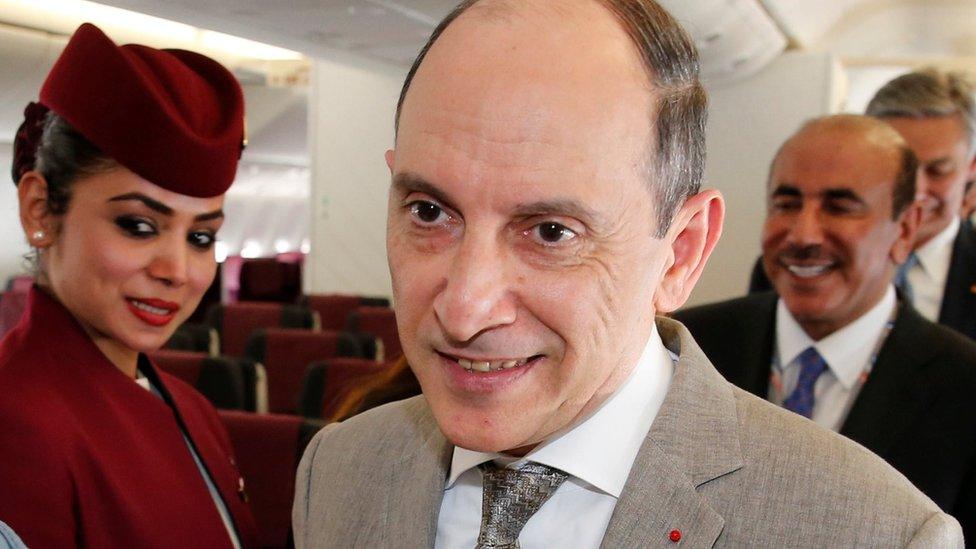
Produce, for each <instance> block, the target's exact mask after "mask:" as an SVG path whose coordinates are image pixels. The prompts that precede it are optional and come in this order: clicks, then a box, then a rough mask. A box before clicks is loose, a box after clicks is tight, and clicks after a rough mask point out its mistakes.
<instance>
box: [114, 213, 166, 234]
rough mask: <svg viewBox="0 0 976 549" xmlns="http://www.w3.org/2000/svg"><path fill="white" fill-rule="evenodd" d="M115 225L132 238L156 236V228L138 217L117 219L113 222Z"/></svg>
mask: <svg viewBox="0 0 976 549" xmlns="http://www.w3.org/2000/svg"><path fill="white" fill-rule="evenodd" d="M115 224H116V225H118V226H119V228H121V229H122V230H123V231H125V232H127V233H129V234H130V235H132V236H137V237H146V236H151V235H154V234H156V227H155V226H153V224H152V223H150V222H149V221H146V220H145V219H142V218H139V217H127V216H123V217H119V218H117V219H116V220H115Z"/></svg>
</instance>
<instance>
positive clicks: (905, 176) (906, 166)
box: [891, 145, 918, 219]
mask: <svg viewBox="0 0 976 549" xmlns="http://www.w3.org/2000/svg"><path fill="white" fill-rule="evenodd" d="M917 177H918V157H917V156H915V151H913V150H912V149H911V148H910V147H909V146H908V145H904V146H902V147H901V169H899V170H898V175H897V176H896V177H895V188H894V190H893V191H892V193H891V217H892V219H896V218H897V217H898V216H899V215H901V213H902V212H903V211H905V208H907V207H908V206H909V204H911V203H912V202H913V201H914V200H915V180H916V178H917Z"/></svg>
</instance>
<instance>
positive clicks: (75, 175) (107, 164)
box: [29, 112, 118, 215]
mask: <svg viewBox="0 0 976 549" xmlns="http://www.w3.org/2000/svg"><path fill="white" fill-rule="evenodd" d="M116 166H118V164H117V163H116V162H115V161H114V160H112V159H111V158H109V157H108V156H106V155H105V154H104V153H103V152H102V151H101V150H100V149H99V148H98V147H96V146H95V145H94V144H92V142H91V141H89V140H88V139H86V138H85V137H84V136H83V135H81V134H80V133H78V131H77V130H75V129H74V127H72V126H71V124H69V123H68V121H67V120H65V119H64V118H62V117H61V116H59V115H57V114H56V113H54V112H48V113H47V115H45V118H44V133H43V134H42V136H41V139H40V143H39V144H38V146H37V151H36V153H35V155H34V162H33V166H32V168H33V169H35V170H37V171H39V172H40V173H41V175H43V176H44V179H45V180H46V181H47V206H48V210H49V211H50V212H51V213H53V214H56V215H63V214H64V213H65V212H67V211H68V203H69V202H70V200H71V184H72V183H74V182H75V181H76V180H78V179H81V178H83V177H88V176H91V175H95V174H99V173H103V172H106V171H108V170H111V169H113V168H115V167H116ZM29 169H30V168H29Z"/></svg>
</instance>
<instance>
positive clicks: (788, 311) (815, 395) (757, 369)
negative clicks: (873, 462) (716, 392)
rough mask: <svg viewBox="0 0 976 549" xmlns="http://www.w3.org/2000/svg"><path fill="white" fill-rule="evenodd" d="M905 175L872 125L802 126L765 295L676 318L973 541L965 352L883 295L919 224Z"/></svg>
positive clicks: (772, 182)
mask: <svg viewBox="0 0 976 549" xmlns="http://www.w3.org/2000/svg"><path fill="white" fill-rule="evenodd" d="M916 167H917V161H916V159H915V156H914V154H913V153H912V151H911V150H910V149H909V148H908V145H907V143H906V142H905V140H904V139H903V138H902V137H901V136H900V135H899V134H898V132H896V131H895V130H894V129H892V128H891V127H890V126H888V125H887V124H885V123H883V122H881V121H879V120H877V119H873V118H868V117H863V116H854V115H839V116H832V117H827V118H821V119H816V120H813V121H811V122H808V123H807V124H806V125H805V126H803V128H802V129H801V130H800V131H799V132H797V133H796V134H795V135H793V136H792V137H790V138H789V139H788V140H787V141H786V143H785V144H784V145H783V146H782V147H781V149H780V150H779V152H778V153H777V155H776V157H775V159H774V160H773V163H772V166H771V169H770V173H769V181H768V184H767V218H766V222H765V225H764V227H763V236H762V247H763V256H762V259H763V264H764V267H765V269H766V272H768V273H769V274H770V278H771V280H772V283H773V285H774V287H775V290H776V291H775V293H774V292H765V293H759V294H753V295H750V296H748V297H745V298H740V299H734V300H731V301H726V302H722V303H716V304H712V305H705V306H702V307H697V308H693V309H689V310H686V311H681V312H679V313H677V314H676V315H675V318H677V319H678V320H680V321H681V322H683V323H684V324H685V325H686V326H687V327H688V329H689V330H691V333H692V334H693V335H694V336H695V339H696V341H698V343H699V344H700V345H701V346H702V349H703V350H704V351H705V354H706V355H707V356H708V357H709V359H711V360H712V362H713V364H715V367H716V368H717V369H718V370H719V371H720V372H721V373H722V374H723V375H724V376H725V377H726V378H727V379H728V380H729V381H731V382H732V383H735V384H736V385H738V386H739V387H741V388H743V389H746V390H748V391H750V392H752V393H753V394H755V395H757V396H760V397H763V398H767V399H768V400H770V401H771V402H773V403H775V404H778V405H781V406H783V407H785V408H787V409H790V410H793V411H795V412H797V413H798V414H800V415H803V416H806V417H808V418H811V419H812V420H813V421H815V422H816V423H818V424H820V425H821V426H823V427H826V428H828V429H832V430H834V431H839V432H840V433H841V434H843V435H846V436H848V437H850V438H852V439H853V440H855V441H857V442H860V443H861V444H863V445H865V446H866V447H867V448H868V449H870V450H872V451H874V452H876V453H877V454H878V455H880V456H881V457H883V458H885V459H886V460H887V461H888V462H889V463H891V464H892V465H894V466H895V468H897V469H898V470H899V471H901V472H902V473H903V474H905V476H907V477H908V478H909V480H911V481H912V482H914V483H915V485H916V486H918V487H919V488H920V489H921V490H922V491H923V492H925V493H926V494H927V495H928V496H929V497H931V498H932V499H933V500H934V501H935V502H936V503H938V504H939V505H940V506H941V507H942V508H943V509H944V510H945V511H946V512H950V513H952V514H953V515H954V516H955V517H956V518H957V519H958V520H959V521H960V522H961V523H962V525H963V529H964V531H965V533H966V534H967V537H969V536H970V535H972V536H976V531H974V530H973V528H974V527H976V507H974V504H976V500H974V496H976V488H974V486H973V484H972V483H973V475H974V473H976V437H974V436H973V434H974V433H976V407H973V406H972V398H973V395H974V394H976V344H974V343H972V342H971V341H969V340H967V339H966V338H965V337H963V336H961V335H959V334H957V333H956V332H954V331H952V330H950V329H948V328H945V327H943V326H940V325H937V324H934V323H932V322H930V321H928V320H926V319H925V318H923V317H922V316H921V315H920V314H919V313H918V312H917V311H916V310H915V309H914V308H913V307H912V305H911V304H910V303H908V302H902V303H899V300H898V298H896V293H895V289H894V287H893V285H892V277H893V275H894V273H895V270H896V268H897V267H898V266H899V265H900V264H902V263H903V262H904V261H905V259H906V258H907V257H908V254H909V253H910V251H911V249H912V244H913V242H914V241H915V239H916V231H917V230H918V227H919V223H920V219H921V209H920V206H919V204H918V203H913V202H912V200H913V196H914V194H915V183H914V182H915V178H914V175H915V170H916ZM777 294H778V297H777Z"/></svg>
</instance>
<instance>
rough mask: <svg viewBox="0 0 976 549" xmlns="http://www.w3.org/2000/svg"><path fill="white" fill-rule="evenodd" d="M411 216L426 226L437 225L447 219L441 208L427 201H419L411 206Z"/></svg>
mask: <svg viewBox="0 0 976 549" xmlns="http://www.w3.org/2000/svg"><path fill="white" fill-rule="evenodd" d="M410 215H412V216H414V217H415V218H417V219H418V220H420V221H421V222H422V223H425V224H435V223H438V222H442V221H444V220H445V219H446V218H447V214H446V213H445V212H444V210H443V209H442V208H441V207H440V206H438V205H437V204H434V203H433V202H427V201H425V200H418V201H417V202H414V203H412V204H410Z"/></svg>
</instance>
